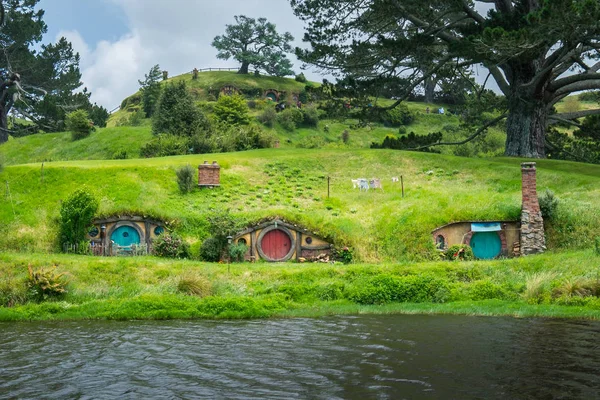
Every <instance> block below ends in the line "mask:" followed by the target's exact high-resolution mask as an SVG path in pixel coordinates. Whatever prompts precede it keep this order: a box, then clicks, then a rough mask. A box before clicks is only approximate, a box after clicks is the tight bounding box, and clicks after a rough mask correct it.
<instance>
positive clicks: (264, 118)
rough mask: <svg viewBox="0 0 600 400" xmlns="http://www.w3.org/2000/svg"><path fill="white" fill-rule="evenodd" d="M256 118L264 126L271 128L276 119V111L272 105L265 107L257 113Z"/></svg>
mask: <svg viewBox="0 0 600 400" xmlns="http://www.w3.org/2000/svg"><path fill="white" fill-rule="evenodd" d="M258 120H259V121H260V122H261V123H262V124H264V125H265V126H268V127H269V128H272V127H273V125H275V121H276V120H277V112H276V111H275V109H274V108H273V107H267V108H265V109H264V110H263V112H262V113H261V114H259V116H258Z"/></svg>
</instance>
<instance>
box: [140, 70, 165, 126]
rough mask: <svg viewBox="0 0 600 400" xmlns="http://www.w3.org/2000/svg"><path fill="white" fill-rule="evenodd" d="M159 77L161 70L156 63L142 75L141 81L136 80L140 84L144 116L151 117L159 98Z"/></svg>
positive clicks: (160, 77)
mask: <svg viewBox="0 0 600 400" xmlns="http://www.w3.org/2000/svg"><path fill="white" fill-rule="evenodd" d="M161 79H162V71H161V70H160V66H159V65H158V64H156V65H155V66H153V67H152V68H151V69H150V71H149V72H148V73H147V74H146V75H144V80H143V81H138V83H139V84H140V91H141V92H142V104H143V107H144V113H145V114H146V118H150V117H152V115H153V114H154V110H155V108H156V104H157V103H158V100H159V99H160V92H161V86H160V81H161Z"/></svg>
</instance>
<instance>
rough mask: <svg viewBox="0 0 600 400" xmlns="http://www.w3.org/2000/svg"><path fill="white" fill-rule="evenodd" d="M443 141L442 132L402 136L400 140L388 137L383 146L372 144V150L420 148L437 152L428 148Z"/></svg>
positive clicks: (412, 133)
mask: <svg viewBox="0 0 600 400" xmlns="http://www.w3.org/2000/svg"><path fill="white" fill-rule="evenodd" d="M440 140H442V133H441V132H433V133H430V134H428V135H416V134H415V133H414V132H411V133H409V134H408V135H402V136H400V137H399V138H395V137H393V136H389V135H388V136H386V137H385V139H383V142H382V143H381V144H378V143H372V144H371V148H372V149H394V150H407V149H408V150H412V149H414V150H416V149H419V148H420V147H423V148H421V149H419V150H420V151H431V152H436V150H433V149H430V148H428V147H426V146H430V145H432V144H434V143H437V142H439V141H440Z"/></svg>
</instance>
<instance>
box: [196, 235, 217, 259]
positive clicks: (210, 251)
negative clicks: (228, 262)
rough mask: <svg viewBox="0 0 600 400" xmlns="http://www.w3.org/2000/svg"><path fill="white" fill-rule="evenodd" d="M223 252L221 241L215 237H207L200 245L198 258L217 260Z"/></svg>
mask: <svg viewBox="0 0 600 400" xmlns="http://www.w3.org/2000/svg"><path fill="white" fill-rule="evenodd" d="M222 253H223V242H222V240H219V239H217V238H215V237H209V238H207V239H206V240H205V241H204V242H202V245H201V246H200V254H199V255H200V259H201V260H203V261H208V262H218V261H219V260H221V254H222Z"/></svg>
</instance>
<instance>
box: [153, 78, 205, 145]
mask: <svg viewBox="0 0 600 400" xmlns="http://www.w3.org/2000/svg"><path fill="white" fill-rule="evenodd" d="M199 131H205V132H211V126H210V122H209V120H208V118H207V117H206V115H205V114H204V113H203V112H202V111H201V110H200V109H199V108H198V107H196V105H195V103H194V99H193V98H192V96H191V94H190V93H189V92H188V90H187V87H186V85H185V83H184V82H179V83H173V84H169V85H167V86H166V87H165V88H164V90H163V92H162V94H161V96H160V100H159V102H158V104H157V105H156V108H155V111H154V115H153V116H152V133H154V134H155V135H159V134H169V135H175V136H186V137H190V136H192V135H194V134H196V133H197V132H199Z"/></svg>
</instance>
